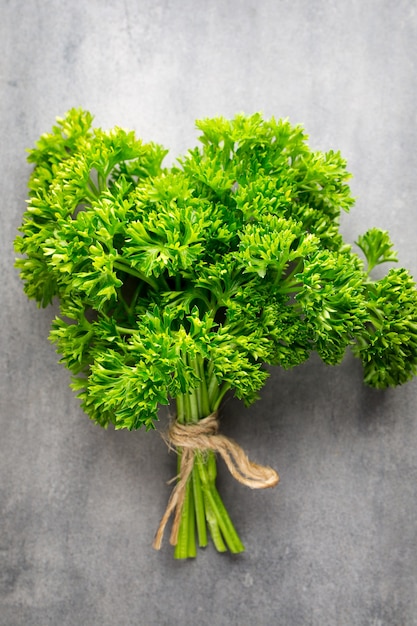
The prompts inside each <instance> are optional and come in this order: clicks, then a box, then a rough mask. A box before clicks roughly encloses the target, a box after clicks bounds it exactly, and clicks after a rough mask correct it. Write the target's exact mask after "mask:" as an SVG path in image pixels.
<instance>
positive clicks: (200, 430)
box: [152, 412, 279, 550]
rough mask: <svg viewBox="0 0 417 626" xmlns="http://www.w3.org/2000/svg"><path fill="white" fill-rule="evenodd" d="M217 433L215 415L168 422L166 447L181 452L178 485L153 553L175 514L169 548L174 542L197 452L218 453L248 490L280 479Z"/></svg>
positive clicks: (266, 486) (156, 536) (159, 528)
mask: <svg viewBox="0 0 417 626" xmlns="http://www.w3.org/2000/svg"><path fill="white" fill-rule="evenodd" d="M218 430H219V422H218V416H217V412H215V413H212V414H211V415H208V416H207V417H204V418H203V419H201V420H199V421H198V422H196V423H192V424H180V423H179V422H177V421H176V420H175V421H173V422H172V423H171V426H170V428H169V431H168V435H167V444H168V446H169V447H172V446H175V447H176V448H180V449H181V450H182V456H181V467H180V472H179V475H178V477H177V478H178V481H177V484H176V485H175V487H174V489H173V491H172V493H171V496H170V498H169V500H168V504H167V508H166V510H165V513H164V515H163V517H162V519H161V522H160V524H159V527H158V530H157V532H156V535H155V539H154V542H153V544H152V545H153V547H154V548H155V549H156V550H159V549H160V547H161V544H162V537H163V534H164V530H165V527H166V525H167V523H168V520H169V518H170V516H171V514H172V513H174V511H175V514H174V522H173V525H172V531H171V536H170V543H171V544H172V545H176V543H177V540H178V531H179V526H180V520H181V511H182V507H183V504H184V497H185V490H186V486H187V481H188V478H189V476H190V474H191V472H192V469H193V466H194V459H195V455H196V453H197V452H199V451H205V450H212V451H213V452H217V453H218V454H220V456H221V457H222V459H223V460H224V462H225V463H226V465H227V467H228V469H229V472H230V473H231V475H232V476H233V478H235V479H236V480H237V481H239V482H240V483H242V484H243V485H246V486H247V487H250V488H251V489H266V488H268V487H274V486H275V485H276V484H277V483H278V481H279V476H278V474H277V472H276V471H275V470H274V469H272V467H268V466H263V465H258V464H257V463H254V462H253V461H250V460H249V459H248V457H247V456H246V454H245V452H244V451H243V450H242V448H241V447H240V446H239V445H238V444H237V443H236V442H235V441H233V439H229V438H228V437H225V436H224V435H219V434H218Z"/></svg>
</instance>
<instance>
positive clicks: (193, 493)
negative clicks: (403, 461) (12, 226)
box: [15, 109, 417, 558]
mask: <svg viewBox="0 0 417 626" xmlns="http://www.w3.org/2000/svg"><path fill="white" fill-rule="evenodd" d="M197 127H198V129H199V130H200V131H201V137H200V146H199V147H196V148H194V149H192V150H190V151H189V152H188V153H187V154H186V156H185V157H183V158H182V159H181V160H179V161H178V162H177V163H176V164H175V165H174V166H173V167H171V168H164V167H163V166H162V162H163V159H164V157H165V155H166V150H164V149H163V148H162V147H161V146H159V145H156V144H153V143H143V142H142V141H140V140H138V139H137V138H136V137H135V135H134V133H133V132H126V131H124V130H122V129H121V128H115V129H113V130H111V131H110V132H104V131H102V130H101V129H97V128H96V129H93V128H92V116H91V115H90V114H89V113H87V112H85V111H82V110H75V109H73V110H71V111H69V113H68V114H67V115H66V117H65V118H64V119H58V120H57V124H56V125H55V126H54V127H53V129H52V132H51V133H50V134H45V135H42V137H41V138H40V140H39V141H38V143H37V144H36V147H35V148H34V149H32V150H30V152H29V161H30V162H31V163H33V164H34V166H35V167H34V171H33V174H32V176H31V178H30V181H29V202H28V208H27V210H26V212H25V214H24V220H23V225H22V226H21V229H20V230H21V233H22V236H19V237H17V238H16V241H15V249H16V251H17V252H18V253H20V255H21V257H20V258H19V259H18V260H17V267H18V268H19V269H20V272H21V277H22V279H23V281H24V288H25V292H26V294H27V295H28V297H30V298H35V299H36V300H37V301H38V303H39V304H40V305H41V306H46V305H48V304H49V303H51V302H52V300H53V298H54V297H57V298H58V300H59V303H60V315H59V316H58V317H57V318H56V319H55V321H54V322H53V327H52V331H51V339H52V340H53V341H54V342H55V343H56V344H57V349H58V351H59V353H60V354H61V355H62V362H63V363H64V364H65V365H66V366H67V367H68V368H69V369H70V370H71V372H72V374H73V382H72V386H73V388H74V389H75V390H76V391H77V393H78V395H79V397H80V399H81V403H82V407H83V409H84V410H85V411H86V413H87V414H88V415H89V416H90V417H91V418H92V419H93V420H94V421H95V422H97V423H98V424H100V425H101V426H103V427H107V426H108V425H109V424H113V425H114V427H115V428H118V429H119V428H128V429H130V430H133V429H138V428H140V427H143V426H144V427H145V428H146V429H151V428H154V423H155V421H156V420H157V415H158V407H159V406H160V405H167V404H169V403H170V402H171V403H175V407H176V419H177V422H178V423H180V424H183V425H187V424H196V423H199V421H200V420H201V419H202V418H205V417H206V416H208V415H210V414H213V413H216V412H217V411H218V409H219V407H220V405H221V402H222V400H223V398H224V396H225V394H226V393H227V392H228V391H231V392H233V393H234V394H235V395H236V396H237V398H240V399H242V400H243V401H244V402H245V404H246V405H250V404H251V403H252V402H254V400H256V399H257V398H258V394H259V391H260V390H261V389H262V387H263V385H264V384H265V381H266V379H267V376H268V372H267V371H266V369H265V368H264V366H265V364H268V365H278V366H281V367H284V368H291V367H294V366H296V365H298V364H300V363H302V362H303V361H305V360H306V359H308V357H309V355H310V354H311V352H312V351H316V352H317V353H318V354H319V355H320V357H321V358H322V359H323V361H324V362H325V363H328V364H331V365H336V364H338V363H340V361H341V360H342V358H343V356H344V354H345V351H346V349H347V348H348V347H351V349H352V350H353V352H354V354H355V355H356V356H358V357H359V358H360V359H361V360H362V363H363V366H364V378H365V381H366V383H368V384H369V385H372V386H374V387H380V388H382V387H386V386H388V385H398V384H401V383H405V382H406V381H408V380H409V379H410V378H411V377H412V376H413V375H414V374H415V373H416V367H417V291H416V288H415V284H414V282H413V280H412V278H411V276H410V275H409V274H408V273H407V272H406V270H404V269H399V270H394V269H391V270H389V272H388V274H387V275H386V276H385V277H384V278H382V279H381V280H373V279H372V277H371V276H370V271H371V270H372V269H373V268H374V267H375V266H376V265H378V264H380V263H384V262H386V261H389V262H392V261H395V260H396V256H395V254H394V253H393V252H392V245H391V242H390V240H389V237H388V234H387V233H386V232H383V231H380V230H378V229H371V230H369V231H368V232H367V233H366V234H365V235H363V236H361V237H359V239H358V246H359V247H360V248H361V250H362V252H363V254H364V256H365V258H366V264H365V263H364V262H363V261H362V260H361V258H360V257H359V256H358V255H357V254H355V253H354V252H353V251H352V249H351V247H350V246H349V245H347V244H346V243H345V242H344V241H343V239H342V236H341V234H340V232H339V217H340V213H341V211H342V210H344V211H348V210H349V209H350V208H351V206H352V204H353V199H352V197H351V194H350V189H349V186H348V179H349V174H348V173H347V171H346V164H345V161H344V160H343V159H342V157H341V155H340V154H339V153H338V152H333V151H329V152H327V153H322V152H314V151H312V150H311V149H310V148H309V147H308V145H307V143H306V140H307V137H306V135H305V133H304V131H303V129H302V128H301V127H300V126H292V125H291V124H290V123H289V122H288V121H286V120H278V121H277V120H275V119H271V120H269V121H265V120H263V119H262V117H261V115H259V114H255V115H252V116H250V117H246V116H243V115H239V116H236V117H235V118H234V119H233V120H231V121H228V120H225V119H223V118H216V119H205V120H202V121H199V122H198V123H197ZM365 265H366V266H365ZM181 455H182V452H181V450H180V451H179V468H181ZM193 458H194V464H193V466H192V470H191V473H190V475H189V477H188V479H187V481H186V485H185V492H184V503H183V505H181V507H180V508H179V510H178V516H179V531H178V540H177V541H176V552H175V554H176V556H177V557H179V558H185V557H189V556H195V553H196V538H195V534H196V533H195V528H197V539H198V543H199V545H200V546H204V545H206V544H207V531H206V523H207V524H208V528H209V530H210V533H211V535H212V538H213V541H214V544H215V546H216V548H217V549H218V550H220V551H223V550H225V549H226V548H229V549H230V550H231V551H232V552H240V551H241V550H243V545H242V543H241V541H240V539H239V537H238V535H237V533H236V531H235V529H234V527H233V525H232V523H231V521H230V519H229V516H228V514H227V512H226V510H225V508H224V505H223V503H222V501H221V499H220V496H219V494H218V492H217V489H216V487H215V474H216V467H215V464H216V461H215V455H214V453H213V452H211V451H208V452H207V451H204V450H197V451H196V453H195V456H194V457H193ZM179 473H180V474H181V469H179Z"/></svg>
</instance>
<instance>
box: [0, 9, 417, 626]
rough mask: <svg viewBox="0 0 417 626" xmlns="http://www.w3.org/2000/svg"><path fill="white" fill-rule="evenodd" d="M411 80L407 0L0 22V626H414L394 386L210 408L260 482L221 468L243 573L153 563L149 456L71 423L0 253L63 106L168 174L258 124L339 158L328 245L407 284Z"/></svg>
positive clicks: (332, 372)
mask: <svg viewBox="0 0 417 626" xmlns="http://www.w3.org/2000/svg"><path fill="white" fill-rule="evenodd" d="M416 63H417V4H416V2H415V0H396V1H395V2H393V1H391V0H351V1H348V2H346V1H343V0H326V1H325V0H314V1H310V0H240V1H239V0H213V1H210V0H207V2H200V1H199V0H183V1H181V2H179V1H178V2H174V1H168V0H164V1H162V0H153V1H151V0H125V1H124V2H122V1H120V2H117V1H116V0H114V1H110V0H88V2H84V1H81V0H72V2H63V1H59V0H55V1H53V0H42V1H39V2H37V1H35V0H24V1H23V0H14V1H12V0H1V1H0V80H1V91H0V120H1V147H0V159H1V162H0V164H1V168H0V171H1V196H0V197H1V201H0V202H1V210H0V220H1V228H0V242H1V255H0V264H1V265H0V269H1V281H0V294H1V295H0V302H1V307H0V315H1V323H0V355H1V359H0V420H1V427H0V450H1V456H0V625H1V626H47V625H50V626H113V625H118V626H128V625H135V626H136V625H143V626H153V625H156V626H159V625H160V626H171V625H173V626H174V625H177V624H178V625H179V624H180V625H181V626H199V625H209V624H210V625H212V626H226V625H233V626H252V625H258V626H273V625H276V624H278V625H280V626H305V625H314V626H335V625H346V626H411V625H415V624H417V582H416V577H417V530H416V506H417V461H416V442H417V419H416V399H417V381H413V382H411V383H409V384H407V385H406V386H404V387H402V388H398V389H395V390H390V391H386V392H376V391H372V390H370V389H367V388H365V387H364V386H363V384H362V382H361V376H362V373H361V368H360V365H359V364H358V363H357V362H356V361H355V360H354V359H353V358H352V357H351V356H349V355H347V357H346V359H345V361H344V362H343V364H342V365H341V366H340V367H338V368H328V367H325V366H324V365H323V364H321V362H319V360H318V359H316V358H312V359H311V361H309V362H308V363H306V364H305V365H304V366H302V367H300V368H298V369H297V370H293V371H292V372H281V371H278V370H274V371H273V372H272V374H271V377H270V380H269V382H268V384H267V386H266V388H265V390H264V392H263V394H262V398H261V400H260V401H259V402H258V403H257V404H256V405H254V406H253V407H251V408H250V409H243V408H242V407H241V405H240V404H239V403H238V402H237V401H235V400H230V401H229V402H228V403H227V405H226V406H225V409H224V411H223V415H224V419H223V429H224V432H226V433H227V434H229V435H232V436H233V437H234V438H235V439H237V440H238V441H239V442H240V443H241V445H242V446H243V447H244V448H245V449H246V450H248V451H249V452H250V453H251V456H252V457H253V458H254V459H257V460H259V461H263V462H265V463H269V464H271V465H273V466H275V467H276V468H277V469H278V470H279V471H280V474H281V479H282V482H281V484H280V485H279V486H278V487H277V488H276V489H275V490H273V491H270V490H269V491H268V492H262V493H259V492H252V491H250V490H248V489H246V488H245V487H242V486H240V485H238V484H236V483H235V482H234V481H233V479H232V478H230V476H229V475H228V474H227V472H226V471H225V470H224V468H222V471H221V476H220V481H219V482H220V488H221V490H222V493H223V495H224V498H225V501H226V503H227V505H228V507H229V509H230V511H231V514H232V516H233V519H234V520H235V522H236V525H237V527H238V529H239V531H240V533H241V535H242V538H243V540H244V542H245V544H246V547H247V551H246V552H245V553H244V554H243V555H242V556H239V557H237V558H231V557H229V556H224V555H223V556H222V555H218V554H217V553H215V551H214V550H213V549H212V547H209V548H207V549H206V550H205V551H200V554H199V555H198V558H197V559H196V560H195V561H190V562H185V563H184V562H175V561H174V560H173V558H172V553H171V549H170V548H169V546H167V545H165V546H164V548H163V550H162V551H161V552H160V553H156V552H155V551H153V550H152V548H151V543H152V539H153V534H154V531H155V528H156V525H157V523H158V521H159V517H160V515H161V513H162V511H163V508H164V506H165V503H166V498H167V495H168V493H169V487H168V486H167V485H166V484H165V481H166V480H167V479H168V478H169V477H170V476H171V475H172V473H173V470H174V460H173V458H172V456H169V455H168V454H167V451H166V449H165V446H164V444H163V442H162V441H161V439H160V437H159V435H158V433H145V432H137V433H126V432H117V433H116V432H114V431H112V430H109V431H108V432H105V431H102V430H101V429H100V428H99V427H97V426H94V425H93V424H92V423H91V422H90V421H89V420H88V419H87V418H86V417H85V416H84V415H83V413H82V412H81V410H80V408H79V406H78V401H77V400H76V398H75V397H74V396H73V394H72V392H71V391H70V390H69V388H68V380H69V377H68V374H67V372H66V371H65V370H64V369H63V368H62V367H61V366H59V365H58V364H57V355H56V354H55V352H54V348H53V346H51V345H50V344H49V343H48V341H47V335H48V329H49V325H50V321H51V319H52V317H53V315H54V310H53V309H46V310H38V309H37V308H36V306H35V304H34V303H32V302H29V301H27V300H26V298H25V296H24V295H23V293H22V286H21V283H20V280H19V278H18V276H17V273H16V271H15V270H14V268H13V259H14V253H13V250H12V241H13V239H14V237H15V234H16V228H17V226H18V224H19V223H20V220H21V215H22V212H23V210H24V205H25V197H26V180H27V176H28V174H29V171H30V168H29V166H28V164H27V163H26V162H25V148H26V147H29V146H31V145H33V142H34V141H35V140H36V139H37V138H38V136H39V134H40V133H42V132H44V131H46V130H48V129H49V128H50V126H51V124H52V122H53V120H54V118H55V116H57V115H62V114H63V113H64V112H65V111H66V110H67V109H69V108H70V107H72V106H83V107H85V108H87V109H89V110H91V111H92V112H93V113H94V114H95V116H96V122H97V124H99V125H102V126H104V127H106V128H108V127H111V126H113V125H115V124H119V125H121V126H124V127H127V128H134V129H135V130H137V132H138V133H139V135H141V136H142V137H144V138H145V139H154V140H156V141H159V142H161V143H163V144H165V145H166V146H167V147H168V148H170V150H171V154H172V157H171V158H172V159H173V158H174V156H175V155H177V154H179V153H181V152H182V151H184V150H185V149H186V148H188V147H190V146H191V145H193V143H194V141H195V137H196V133H195V130H194V120H195V119H196V118H199V117H205V116H211V115H217V114H222V115H225V116H231V115H233V114H234V113H236V112H238V111H244V112H246V113H251V112H254V111H257V110H261V111H263V112H264V113H265V115H267V116H269V115H275V116H277V117H281V116H282V117H289V118H290V120H291V121H293V122H294V123H296V122H297V123H298V122H300V123H303V124H304V125H305V127H306V129H307V131H308V132H309V134H310V143H311V145H312V146H313V147H315V148H322V149H330V148H335V149H340V150H341V151H342V153H343V154H344V156H345V157H346V158H347V159H348V162H349V168H350V171H351V172H352V173H353V180H352V187H353V190H354V194H355V195H356V196H357V198H358V200H357V204H356V207H355V209H354V210H353V211H352V213H351V215H350V216H349V217H348V218H346V219H344V220H343V230H344V232H345V234H346V237H347V238H348V240H350V241H354V239H355V238H356V236H357V235H358V234H359V233H361V232H364V231H365V230H366V229H367V228H368V227H370V226H372V225H378V226H380V227H382V228H386V229H389V230H390V231H391V234H392V237H393V239H394V241H395V244H396V246H397V248H398V250H399V258H400V262H401V264H402V265H405V266H407V267H408V268H409V269H410V270H411V271H412V273H413V274H414V275H415V276H417V246H416V226H417V211H416V200H417V177H416V171H417V167H416V166H417V151H416V145H417V115H416V111H417V108H416V96H417V74H416ZM161 423H162V425H163V424H164V418H163V416H162V421H161Z"/></svg>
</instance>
